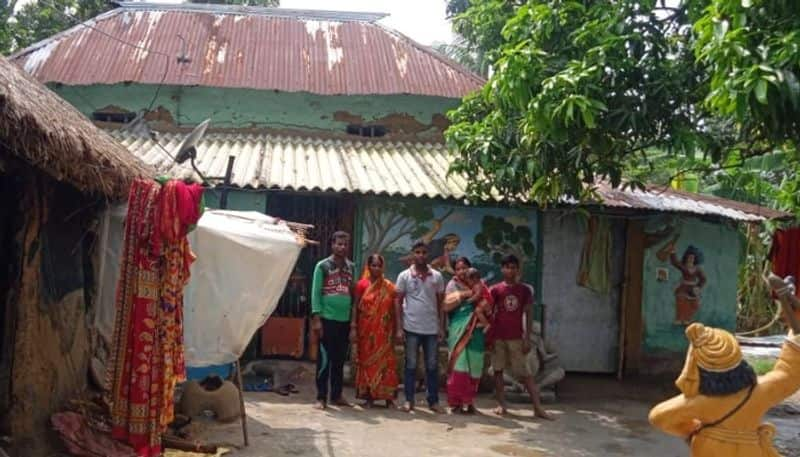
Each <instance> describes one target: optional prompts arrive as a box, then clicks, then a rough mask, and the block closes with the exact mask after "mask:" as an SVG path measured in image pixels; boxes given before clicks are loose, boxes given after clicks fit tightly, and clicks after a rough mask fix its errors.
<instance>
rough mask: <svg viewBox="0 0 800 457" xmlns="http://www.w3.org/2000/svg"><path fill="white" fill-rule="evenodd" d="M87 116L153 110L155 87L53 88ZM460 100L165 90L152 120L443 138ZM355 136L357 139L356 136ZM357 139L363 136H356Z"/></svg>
mask: <svg viewBox="0 0 800 457" xmlns="http://www.w3.org/2000/svg"><path fill="white" fill-rule="evenodd" d="M51 88H52V89H53V90H54V91H56V93H58V95H60V96H61V97H63V98H65V99H66V100H67V101H69V102H70V103H71V104H73V105H74V106H76V107H77V108H78V109H79V110H81V112H83V113H84V114H86V115H87V116H88V115H91V113H92V111H94V110H97V109H102V108H107V107H113V109H114V110H115V111H118V110H123V111H130V112H138V111H140V110H142V109H146V108H148V107H149V106H150V104H151V101H153V96H154V95H155V91H156V86H153V85H141V84H115V85H94V86H63V85H62V86H59V85H53V86H52V87H51ZM459 102H460V100H458V99H450V98H443V97H426V96H414V95H374V96H322V95H314V94H309V93H300V92H292V93H289V92H276V91H263V90H250V89H221V88H209V87H177V86H165V87H162V88H161V90H160V91H159V93H158V96H157V97H156V98H155V100H154V101H153V104H152V106H153V107H152V109H151V113H150V114H149V115H148V120H151V121H155V122H156V126H157V127H161V128H170V127H172V128H174V127H176V126H179V127H191V126H194V125H197V124H199V123H200V122H202V121H203V120H205V119H207V118H211V122H212V124H211V125H212V127H213V128H222V129H255V130H259V129H262V130H263V129H275V130H287V131H309V132H312V133H313V132H317V133H322V134H331V133H334V134H342V135H344V134H345V128H346V127H347V125H348V124H363V125H374V124H379V125H384V126H387V127H388V128H389V134H388V135H387V136H386V137H385V138H387V139H389V138H391V139H409V140H414V139H419V140H438V139H441V137H442V132H443V130H444V129H445V128H446V127H447V119H446V118H445V116H444V115H445V114H446V113H447V111H449V110H451V109H454V108H455V107H456V106H458V104H459ZM351 137H352V136H351ZM355 138H358V137H355Z"/></svg>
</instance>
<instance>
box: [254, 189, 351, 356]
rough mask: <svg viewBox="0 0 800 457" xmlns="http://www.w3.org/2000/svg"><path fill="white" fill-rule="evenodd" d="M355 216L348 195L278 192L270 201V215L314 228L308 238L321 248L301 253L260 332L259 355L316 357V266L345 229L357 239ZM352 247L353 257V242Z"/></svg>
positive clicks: (313, 248)
mask: <svg viewBox="0 0 800 457" xmlns="http://www.w3.org/2000/svg"><path fill="white" fill-rule="evenodd" d="M355 213H356V212H355V201H354V199H353V197H352V196H349V195H337V194H311V193H296V192H275V193H271V194H270V195H269V197H268V198H267V214H269V215H270V216H275V217H279V218H281V219H284V220H287V221H292V222H299V223H303V224H310V225H313V226H314V229H313V230H312V231H311V233H309V238H310V239H312V240H315V241H318V242H319V245H313V244H309V245H307V246H306V248H305V249H303V251H302V252H301V254H300V258H299V259H298V261H297V265H296V267H295V270H294V272H293V273H292V276H291V278H290V279H289V283H288V284H287V286H286V291H285V292H284V294H283V296H282V297H281V299H280V302H279V303H278V307H277V308H276V310H275V313H273V315H272V317H270V320H269V321H268V322H267V324H266V325H265V326H264V327H263V328H262V331H261V332H260V340H261V341H260V342H259V343H258V347H259V348H261V350H260V354H259V355H260V356H265V355H269V356H290V357H300V356H302V355H306V356H308V357H310V358H312V359H313V358H314V357H315V356H316V354H315V352H314V349H313V348H312V347H311V346H314V345H313V344H311V342H310V341H309V340H308V335H307V333H308V332H307V326H308V321H307V320H308V317H309V316H310V314H311V302H310V298H309V297H310V291H311V279H312V276H313V273H314V267H315V266H316V264H317V262H319V261H320V260H321V259H323V258H325V257H327V256H329V255H330V243H329V242H328V240H329V238H330V236H331V235H332V234H333V233H334V232H336V231H337V230H343V231H345V232H347V233H349V234H350V235H351V237H352V236H354V234H353V229H354V227H355ZM350 248H351V258H352V252H353V251H352V248H353V247H352V243H351V245H350Z"/></svg>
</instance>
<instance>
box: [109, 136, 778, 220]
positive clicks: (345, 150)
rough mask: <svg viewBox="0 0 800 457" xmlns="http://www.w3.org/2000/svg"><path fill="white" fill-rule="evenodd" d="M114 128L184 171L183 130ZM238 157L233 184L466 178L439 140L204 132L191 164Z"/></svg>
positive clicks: (674, 205) (665, 205) (630, 205)
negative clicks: (151, 133)
mask: <svg viewBox="0 0 800 457" xmlns="http://www.w3.org/2000/svg"><path fill="white" fill-rule="evenodd" d="M112 135H113V136H114V137H116V138H117V139H118V140H120V142H121V143H122V144H123V145H125V146H126V147H127V148H128V149H129V150H130V151H131V152H133V153H134V155H136V156H138V157H139V158H141V159H142V160H143V161H144V162H147V163H149V164H150V165H153V166H154V167H156V168H157V169H159V170H160V171H161V172H162V173H165V174H168V175H171V176H175V177H182V176H185V175H186V174H189V173H191V168H190V167H189V166H188V164H184V165H176V164H174V163H173V161H172V159H171V158H170V157H169V155H168V153H167V152H165V150H166V151H169V153H170V154H173V155H174V152H175V151H176V149H177V147H178V145H179V144H180V142H181V140H182V139H183V138H184V136H185V135H184V134H174V133H165V134H161V135H160V136H159V144H161V145H162V147H163V148H164V149H162V148H160V147H158V146H157V145H156V143H155V141H153V140H152V139H150V138H149V137H145V136H138V135H136V134H132V133H128V132H123V131H115V132H112ZM231 155H232V156H234V157H236V160H235V162H234V171H233V173H234V176H233V185H235V186H239V187H243V188H267V189H285V190H302V191H321V192H349V193H358V194H375V195H389V196H402V197H428V198H445V199H457V200H463V199H464V198H465V197H466V193H465V189H466V184H467V183H466V181H465V180H464V179H463V178H462V177H460V176H454V175H451V176H448V175H447V170H448V168H449V166H450V160H451V158H450V156H449V154H448V151H447V148H446V147H445V145H443V144H440V143H405V142H386V141H349V140H332V139H313V138H300V137H285V136H271V135H249V134H248V135H245V134H234V133H211V134H207V135H206V136H205V137H204V138H203V139H202V140H201V141H200V143H199V144H198V145H197V161H196V162H197V166H198V169H200V171H201V172H202V173H203V174H204V175H206V176H222V175H224V174H225V168H226V166H227V163H228V156H231ZM597 193H598V194H599V195H600V197H601V198H602V199H603V202H602V205H603V206H606V207H611V208H621V209H633V210H643V211H657V212H676V213H688V214H697V215H709V216H719V217H724V218H726V219H732V220H737V221H746V222H760V221H764V220H766V219H775V218H783V217H787V216H788V214H786V213H782V212H780V211H775V210H771V209H769V208H764V207H760V206H756V205H750V204H747V203H741V202H736V201H731V200H725V199H722V198H717V197H710V196H706V195H700V194H693V193H688V192H680V191H676V190H674V189H670V188H656V187H651V188H648V189H647V190H645V191H639V190H630V189H626V190H623V189H614V188H612V187H611V186H610V185H608V184H605V183H600V184H598V185H597Z"/></svg>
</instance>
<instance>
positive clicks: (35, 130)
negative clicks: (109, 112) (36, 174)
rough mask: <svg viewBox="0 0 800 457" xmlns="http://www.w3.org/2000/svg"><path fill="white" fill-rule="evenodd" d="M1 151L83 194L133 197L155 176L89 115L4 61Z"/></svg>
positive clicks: (0, 61) (0, 59)
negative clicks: (141, 181)
mask: <svg viewBox="0 0 800 457" xmlns="http://www.w3.org/2000/svg"><path fill="white" fill-rule="evenodd" d="M0 152H2V155H7V154H10V155H12V156H17V157H19V158H21V159H23V160H25V161H27V162H28V163H30V164H31V165H32V166H34V167H36V168H39V169H41V170H42V171H43V172H45V173H47V174H49V175H50V176H52V177H54V178H55V179H57V180H59V181H65V182H68V183H69V184H71V185H73V186H74V187H76V188H77V189H78V190H80V191H81V192H83V193H87V194H95V195H103V196H106V197H108V198H111V199H118V198H125V197H127V192H128V188H129V187H130V183H131V181H132V180H133V179H134V178H136V177H145V176H154V175H155V172H154V171H153V170H152V169H151V168H150V167H149V166H147V165H145V164H144V163H143V162H141V161H140V160H139V159H138V158H136V157H134V156H133V155H132V154H131V153H130V152H128V150H127V149H126V148H125V147H123V146H121V145H120V144H119V143H117V141H116V140H114V139H113V138H111V137H110V136H109V135H108V134H107V133H105V132H104V131H102V130H100V129H99V128H97V127H95V126H94V124H92V122H91V121H89V120H88V119H87V118H86V117H85V116H84V115H83V114H81V113H80V112H79V111H78V110H76V109H75V108H73V107H72V105H70V104H69V103H67V102H66V101H64V100H62V99H61V98H60V97H58V96H57V95H56V94H54V93H53V92H51V91H50V90H49V89H48V88H47V87H45V86H44V85H43V84H41V83H39V82H38V81H36V80H35V79H34V78H33V77H31V76H30V75H28V74H27V73H26V72H25V71H23V70H22V69H20V68H18V67H17V66H16V65H14V64H13V63H11V62H9V61H8V60H6V59H5V58H4V57H2V56H0Z"/></svg>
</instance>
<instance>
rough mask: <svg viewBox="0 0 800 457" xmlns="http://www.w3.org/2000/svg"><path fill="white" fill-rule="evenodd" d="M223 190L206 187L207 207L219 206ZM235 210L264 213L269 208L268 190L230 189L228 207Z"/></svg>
mask: <svg viewBox="0 0 800 457" xmlns="http://www.w3.org/2000/svg"><path fill="white" fill-rule="evenodd" d="M220 195H221V192H220V191H219V190H217V189H214V190H212V189H206V191H205V192H204V194H203V198H204V199H205V201H206V207H208V208H213V209H217V208H219V197H220ZM227 209H229V210H234V211H258V212H259V213H264V211H266V209H267V192H266V191H265V192H254V191H245V190H230V191H228V208H227Z"/></svg>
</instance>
